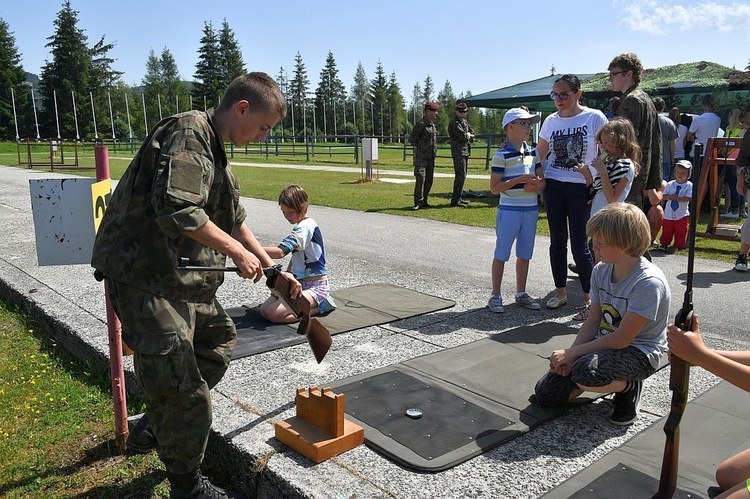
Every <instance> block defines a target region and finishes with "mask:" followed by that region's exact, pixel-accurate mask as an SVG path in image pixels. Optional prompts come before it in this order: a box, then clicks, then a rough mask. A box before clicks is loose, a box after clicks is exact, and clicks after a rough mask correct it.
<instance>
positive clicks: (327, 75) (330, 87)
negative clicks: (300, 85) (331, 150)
mask: <svg viewBox="0 0 750 499" xmlns="http://www.w3.org/2000/svg"><path fill="white" fill-rule="evenodd" d="M345 99H346V91H345V90H344V84H343V82H342V81H341V79H340V78H339V70H338V69H337V68H336V59H335V58H334V57H333V53H332V52H331V51H328V56H327V57H326V63H325V66H324V67H323V69H322V70H321V71H320V82H319V83H318V88H317V89H316V90H315V114H314V115H313V116H314V118H315V121H316V122H317V123H322V124H323V131H324V132H326V133H327V134H329V135H338V133H339V132H340V131H341V132H343V131H344V128H345V125H346V124H345V122H344V121H342V120H343V112H344V107H343V106H345V102H346V101H345ZM339 124H341V125H340V126H339Z"/></svg>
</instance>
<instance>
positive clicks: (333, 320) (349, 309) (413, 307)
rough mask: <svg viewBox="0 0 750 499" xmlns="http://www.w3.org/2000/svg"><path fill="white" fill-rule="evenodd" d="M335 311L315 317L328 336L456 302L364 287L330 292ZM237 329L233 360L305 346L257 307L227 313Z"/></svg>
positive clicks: (290, 329) (294, 333)
mask: <svg viewBox="0 0 750 499" xmlns="http://www.w3.org/2000/svg"><path fill="white" fill-rule="evenodd" d="M331 295H333V299H334V300H335V301H336V306H337V308H336V310H334V311H333V312H332V313H330V314H328V315H326V316H325V317H319V318H318V320H319V321H320V322H321V324H323V325H324V326H325V327H326V328H327V329H328V331H330V333H331V335H334V334H338V333H344V332H347V331H353V330H355V329H361V328H364V327H368V326H377V325H380V324H387V323H389V322H393V321H396V320H399V319H407V318H409V317H414V316H417V315H422V314H427V313H430V312H436V311H438V310H443V309H446V308H450V307H453V306H454V305H455V304H456V302H455V301H453V300H446V299H444V298H439V297H437V296H432V295H428V294H425V293H420V292H418V291H413V290H411V289H407V288H403V287H401V286H396V285H393V284H384V283H378V284H364V285H362V286H354V287H351V288H344V289H340V290H337V291H333V292H331ZM227 313H228V314H229V316H230V317H231V318H232V319H233V320H234V323H235V325H236V327H237V348H236V349H235V351H234V356H233V358H234V359H239V358H242V357H247V356H249V355H255V354H258V353H263V352H268V351H271V350H277V349H279V348H284V347H287V346H291V345H298V344H300V343H305V342H306V341H307V340H306V339H305V337H304V336H302V335H299V334H297V324H296V323H295V324H290V325H286V324H272V323H270V322H268V321H267V320H266V319H264V318H263V317H261V315H260V311H259V307H257V306H256V307H235V308H230V309H227Z"/></svg>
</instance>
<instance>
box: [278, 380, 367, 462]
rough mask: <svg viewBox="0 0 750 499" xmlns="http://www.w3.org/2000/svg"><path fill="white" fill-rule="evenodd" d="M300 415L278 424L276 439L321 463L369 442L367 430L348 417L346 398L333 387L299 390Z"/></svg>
mask: <svg viewBox="0 0 750 499" xmlns="http://www.w3.org/2000/svg"><path fill="white" fill-rule="evenodd" d="M295 403H296V404H297V415H296V416H294V417H291V418H289V419H287V420H285V421H281V422H278V423H276V424H275V425H274V432H275V435H276V438H277V439H278V440H280V441H281V442H283V443H285V444H286V445H288V446H289V447H291V448H292V449H294V450H296V451H297V452H299V453H300V454H302V455H303V456H305V457H307V458H309V459H311V460H313V461H315V462H316V463H320V462H323V461H325V460H326V459H329V458H331V457H333V456H335V455H337V454H341V453H342V452H346V451H348V450H349V449H353V448H354V447H357V446H358V445H360V444H362V443H364V441H365V430H364V428H362V427H361V426H359V425H356V424H354V423H352V422H351V421H347V420H346V419H345V418H344V395H343V394H338V395H336V394H334V393H333V392H331V389H330V388H323V391H322V392H321V391H320V390H318V387H317V386H311V387H310V391H309V392H308V391H307V390H305V389H304V388H299V389H298V390H297V396H296V398H295Z"/></svg>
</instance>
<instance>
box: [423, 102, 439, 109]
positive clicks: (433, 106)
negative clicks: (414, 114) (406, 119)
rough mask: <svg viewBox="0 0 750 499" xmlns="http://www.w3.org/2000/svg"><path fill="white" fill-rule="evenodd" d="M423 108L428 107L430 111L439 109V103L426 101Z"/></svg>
mask: <svg viewBox="0 0 750 499" xmlns="http://www.w3.org/2000/svg"><path fill="white" fill-rule="evenodd" d="M424 108H425V109H429V110H430V111H437V110H438V109H440V104H438V103H437V102H428V103H427V104H425V105H424Z"/></svg>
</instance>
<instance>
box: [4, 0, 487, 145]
mask: <svg viewBox="0 0 750 499" xmlns="http://www.w3.org/2000/svg"><path fill="white" fill-rule="evenodd" d="M78 14H79V12H78V11H76V10H74V9H73V8H72V6H71V4H70V0H65V1H64V2H63V4H62V8H61V10H60V11H59V12H58V13H57V17H56V19H55V20H54V21H53V25H54V32H53V34H52V35H51V36H49V37H47V39H46V40H47V43H46V44H45V47H46V48H48V49H49V51H50V59H49V60H48V61H47V62H46V64H45V65H44V66H43V67H42V68H41V73H40V75H39V84H38V87H37V89H36V92H35V91H34V87H33V86H31V85H30V84H29V82H28V81H27V78H28V73H27V71H25V70H24V68H23V67H22V65H21V62H20V60H21V56H20V53H19V50H18V47H16V41H15V38H14V36H13V32H12V30H11V26H10V25H9V24H8V23H7V22H6V21H4V20H3V19H2V18H0V139H2V140H15V139H16V138H20V139H25V138H35V137H38V138H41V139H47V138H58V137H59V138H62V139H81V140H93V139H109V138H115V137H116V138H117V139H118V140H125V139H130V138H133V139H134V140H142V139H143V138H144V137H145V136H146V134H147V133H148V130H149V129H150V128H151V127H152V126H154V125H155V124H156V123H157V122H158V121H159V120H160V119H162V118H163V117H167V116H169V115H171V114H174V113H176V112H183V111H187V110H190V109H207V108H210V107H215V106H217V105H218V103H219V101H220V100H221V96H222V92H223V91H224V89H225V88H226V86H227V85H228V84H229V83H230V82H231V81H232V80H233V79H234V78H235V77H237V76H239V75H241V74H243V73H245V72H246V71H247V69H246V65H245V62H244V59H243V56H242V50H241V47H240V45H239V43H238V42H237V39H236V37H235V34H234V31H233V30H232V28H231V27H230V25H229V23H228V22H227V20H226V18H225V19H224V20H223V22H222V24H221V27H220V28H216V27H214V25H213V23H211V22H209V21H204V26H203V35H202V37H201V39H200V45H199V49H198V54H197V62H196V64H195V69H194V73H193V79H192V80H191V81H189V82H186V81H184V80H183V79H182V78H181V76H180V71H179V69H178V67H177V64H176V62H175V59H174V57H173V56H172V53H171V52H170V50H169V48H168V47H164V48H163V49H162V50H161V52H160V53H159V54H157V53H156V52H155V51H154V50H153V49H151V50H150V52H149V54H148V56H147V58H146V62H145V66H146V72H145V76H144V77H143V79H142V81H141V85H140V86H130V85H127V84H125V83H124V82H123V81H122V78H121V76H122V74H123V73H122V72H120V71H117V69H116V61H115V60H114V59H112V58H111V57H110V56H109V53H110V51H111V50H112V48H113V47H114V46H115V44H114V43H108V42H107V41H105V39H104V36H102V37H101V38H99V39H98V40H97V41H96V42H95V43H93V44H90V43H89V40H88V37H87V35H86V33H85V31H84V30H83V29H81V28H79V27H78ZM272 76H273V77H274V78H275V79H276V81H277V83H278V84H279V86H280V88H281V89H282V91H283V93H284V95H285V96H286V98H287V103H288V108H289V111H288V112H287V116H286V117H285V118H284V120H283V121H282V122H281V123H280V124H279V125H277V127H276V129H275V130H274V131H273V133H274V134H276V135H282V136H284V135H286V136H291V135H295V136H297V137H299V136H302V135H304V134H307V135H345V134H346V135H376V136H391V137H396V136H401V135H404V134H408V133H409V132H410V131H411V128H412V127H413V126H414V123H415V122H416V121H418V120H419V119H421V117H422V113H423V108H424V104H425V103H426V102H429V101H437V102H439V103H440V104H441V106H442V109H443V110H444V111H443V112H441V113H440V114H439V115H438V117H437V119H436V125H437V128H438V133H439V134H441V135H446V134H447V130H448V122H449V120H450V119H451V118H452V117H453V108H454V106H455V102H456V98H457V96H456V95H455V93H454V91H453V89H452V87H451V84H450V82H449V81H447V80H446V82H445V84H444V86H443V88H442V89H441V90H440V91H438V92H437V95H436V94H435V85H434V82H433V81H432V79H431V78H430V76H429V75H427V76H426V78H425V80H424V82H422V83H420V82H415V84H414V87H413V88H412V89H411V95H410V100H409V102H408V103H407V101H406V99H405V98H404V95H403V93H402V89H401V86H400V85H399V83H398V79H397V77H396V72H395V71H393V72H391V73H390V75H388V74H386V71H385V69H384V67H383V64H382V63H381V62H380V61H378V64H377V67H376V69H375V72H374V75H373V77H372V78H368V76H367V73H366V71H365V69H364V67H363V66H362V63H361V62H360V63H359V65H358V66H357V69H356V72H355V75H354V81H353V84H352V85H351V87H350V89H349V91H347V89H346V86H345V84H344V82H343V81H342V80H341V77H340V75H339V70H338V68H337V65H336V59H335V57H334V55H333V53H332V52H330V51H329V52H328V54H327V56H326V60H325V65H324V67H323V69H322V70H321V72H320V75H319V77H318V83H317V85H316V86H315V87H314V88H313V87H312V86H311V83H310V79H309V77H308V74H307V70H306V68H305V63H304V61H303V59H302V56H301V55H300V53H299V52H297V54H296V55H295V57H294V63H293V67H292V68H291V73H290V72H288V71H287V70H286V69H284V67H283V66H282V67H281V68H280V69H279V71H278V73H276V74H275V75H272ZM470 95H471V94H470V92H468V91H467V92H465V93H462V94H460V95H459V96H458V97H468V96H470ZM500 116H501V112H500V111H497V110H492V109H488V110H479V109H470V112H469V114H468V116H467V119H468V120H469V122H470V123H471V125H472V127H473V128H474V129H475V130H477V133H480V134H483V133H488V134H489V133H497V131H499V129H500Z"/></svg>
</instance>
